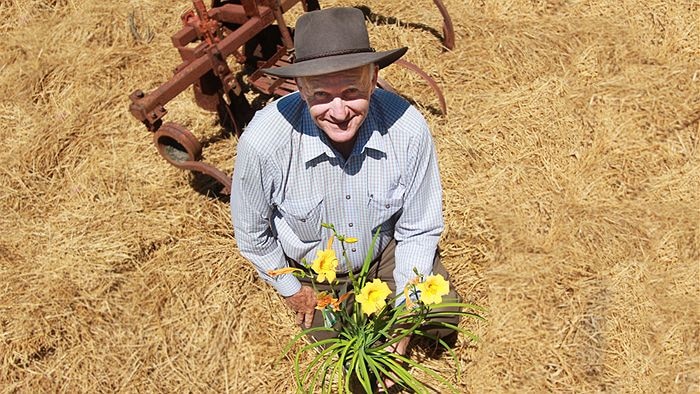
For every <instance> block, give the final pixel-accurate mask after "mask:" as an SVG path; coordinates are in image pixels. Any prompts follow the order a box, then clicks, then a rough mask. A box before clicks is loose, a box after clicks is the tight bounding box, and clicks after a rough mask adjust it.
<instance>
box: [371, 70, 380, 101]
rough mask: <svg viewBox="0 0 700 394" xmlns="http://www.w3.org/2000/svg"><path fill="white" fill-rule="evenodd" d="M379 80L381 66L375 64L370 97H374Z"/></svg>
mask: <svg viewBox="0 0 700 394" xmlns="http://www.w3.org/2000/svg"><path fill="white" fill-rule="evenodd" d="M377 78H379V66H378V65H376V64H374V73H373V74H372V83H371V84H370V86H371V90H370V92H369V94H370V96H371V95H372V93H374V89H375V88H376V87H377Z"/></svg>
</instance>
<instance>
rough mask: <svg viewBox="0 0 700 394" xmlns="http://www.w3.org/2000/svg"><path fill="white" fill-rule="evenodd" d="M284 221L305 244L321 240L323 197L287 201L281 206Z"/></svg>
mask: <svg viewBox="0 0 700 394" xmlns="http://www.w3.org/2000/svg"><path fill="white" fill-rule="evenodd" d="M279 210H280V212H281V213H282V217H283V218H284V221H285V222H286V223H287V224H288V225H289V227H290V228H291V229H292V231H293V232H294V234H295V235H296V236H297V237H299V239H300V240H301V241H303V242H317V241H320V240H321V212H322V211H323V196H313V197H306V198H301V199H286V200H284V201H283V202H282V203H281V204H280V205H279Z"/></svg>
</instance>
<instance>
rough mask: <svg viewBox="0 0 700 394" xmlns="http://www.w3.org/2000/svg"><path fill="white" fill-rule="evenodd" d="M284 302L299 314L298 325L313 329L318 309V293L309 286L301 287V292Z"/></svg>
mask: <svg viewBox="0 0 700 394" xmlns="http://www.w3.org/2000/svg"><path fill="white" fill-rule="evenodd" d="M284 301H285V302H286V303H287V306H288V307H290V308H291V309H292V310H293V311H294V312H296V314H297V324H299V325H303V326H304V327H305V328H311V322H313V320H314V311H315V308H316V302H317V300H316V293H315V292H314V289H312V288H311V287H309V286H301V290H299V292H297V293H296V294H294V295H291V296H289V297H286V298H285V299H284Z"/></svg>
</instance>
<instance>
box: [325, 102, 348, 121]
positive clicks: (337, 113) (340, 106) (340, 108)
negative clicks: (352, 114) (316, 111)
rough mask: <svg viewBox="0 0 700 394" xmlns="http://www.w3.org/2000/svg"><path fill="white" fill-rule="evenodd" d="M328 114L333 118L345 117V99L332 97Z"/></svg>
mask: <svg viewBox="0 0 700 394" xmlns="http://www.w3.org/2000/svg"><path fill="white" fill-rule="evenodd" d="M329 105H330V107H329V115H331V116H332V117H333V118H334V119H345V109H346V108H345V101H343V99H342V98H340V97H334V98H333V100H331V102H330V104H329Z"/></svg>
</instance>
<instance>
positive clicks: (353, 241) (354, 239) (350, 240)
mask: <svg viewBox="0 0 700 394" xmlns="http://www.w3.org/2000/svg"><path fill="white" fill-rule="evenodd" d="M355 242H357V238H355V237H345V243H349V244H354V243H355Z"/></svg>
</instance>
